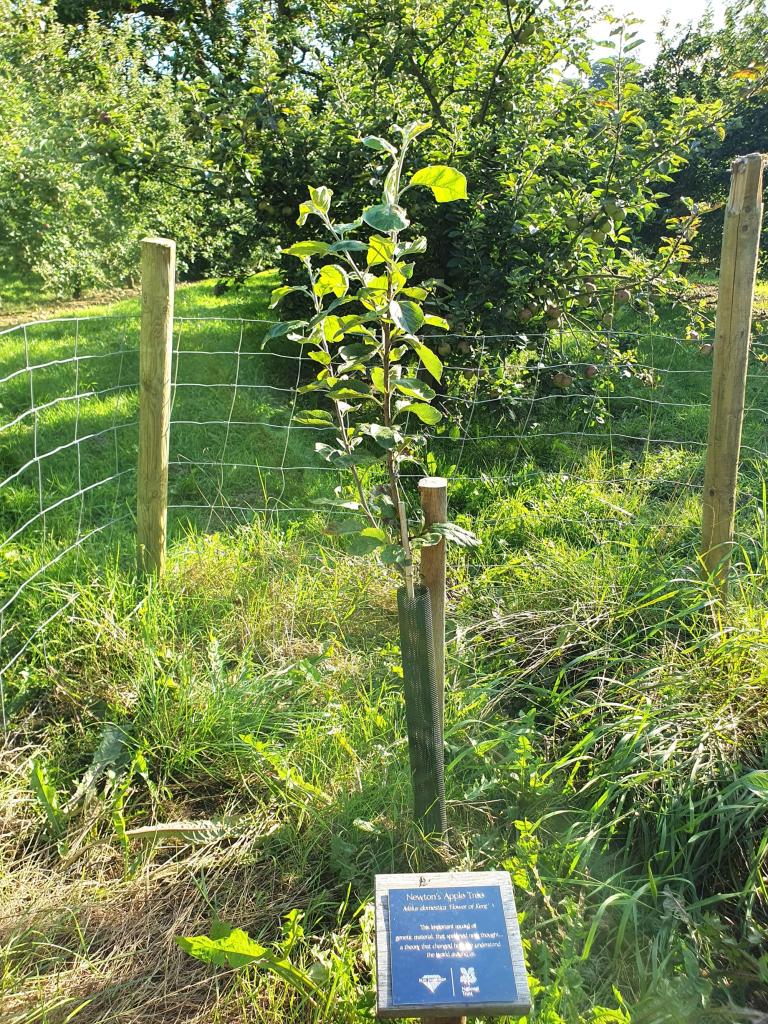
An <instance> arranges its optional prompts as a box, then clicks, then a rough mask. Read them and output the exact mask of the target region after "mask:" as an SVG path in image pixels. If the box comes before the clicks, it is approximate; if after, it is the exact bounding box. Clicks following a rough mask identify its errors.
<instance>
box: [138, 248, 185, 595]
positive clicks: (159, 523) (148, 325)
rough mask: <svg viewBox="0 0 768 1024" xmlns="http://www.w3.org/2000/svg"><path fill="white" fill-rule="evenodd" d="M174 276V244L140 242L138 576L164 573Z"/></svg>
mask: <svg viewBox="0 0 768 1024" xmlns="http://www.w3.org/2000/svg"><path fill="white" fill-rule="evenodd" d="M175 277H176V243H175V242H172V241H170V240H169V239H167V238H143V239H142V240H141V338H140V341H139V464H138V479H137V488H136V492H137V513H136V525H137V541H138V561H139V572H142V573H156V574H157V575H160V574H161V573H162V572H163V569H164V568H165V541H166V528H167V520H168V451H169V447H168V445H169V438H170V425H171V423H170V421H171V363H172V360H173V290H174V281H175Z"/></svg>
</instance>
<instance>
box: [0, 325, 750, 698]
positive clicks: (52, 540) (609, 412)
mask: <svg viewBox="0 0 768 1024" xmlns="http://www.w3.org/2000/svg"><path fill="white" fill-rule="evenodd" d="M267 323H268V321H266V320H258V319H253V320H247V319H225V318H211V317H178V318H176V319H175V321H174V344H173V365H172V413H171V434H170V468H169V489H168V490H169V501H168V509H169V537H170V538H171V543H173V540H174V538H178V537H179V536H181V535H183V534H185V533H188V532H190V531H193V532H206V533H210V532H216V531H223V530H226V529H229V528H231V527H232V526H236V525H243V524H248V523H251V522H252V521H253V520H255V519H258V520H261V521H265V522H268V523H270V524H272V525H274V526H275V527H276V528H279V529H286V528H290V529H292V530H302V529H305V528H307V527H308V526H310V527H311V529H312V531H313V532H315V531H317V530H318V529H321V528H322V523H323V522H324V521H326V520H328V519H329V518H330V519H332V518H333V517H334V516H337V515H350V514H353V513H349V512H344V511H339V510H338V509H331V508H328V507H324V506H323V504H322V502H323V501H324V500H326V499H330V498H333V497H334V496H337V495H338V494H339V493H343V492H344V490H345V488H348V487H349V484H350V481H349V479H348V476H347V474H346V472H345V470H344V469H343V468H339V467H337V466H334V465H332V464H329V463H328V462H327V461H325V459H324V457H323V453H322V445H323V443H325V442H327V441H328V440H329V436H328V435H329V429H328V428H324V427H318V426H304V425H300V424H299V423H296V422H295V421H294V416H295V414H296V412H297V411H298V410H300V409H301V408H302V406H303V405H305V404H307V403H310V402H311V404H316V399H312V398H311V396H310V397H309V398H307V397H304V396H302V395H301V394H299V389H300V386H301V384H302V383H304V382H306V381H308V380H310V379H311V377H312V376H313V370H316V369H317V367H316V365H315V364H314V363H313V362H312V360H311V359H310V358H309V356H308V354H307V353H306V352H305V351H304V350H303V349H302V348H301V347H300V346H299V345H296V344H293V343H289V342H286V343H285V344H284V345H283V346H282V347H280V348H279V349H277V350H275V349H274V347H272V348H270V347H265V346H264V344H263V337H264V333H265V325H266V324H267ZM138 333H139V320H138V317H137V316H121V317H88V318H59V319H56V320H49V321H41V322H36V323H27V324H21V325H19V326H17V327H13V328H9V329H7V330H5V331H3V332H2V333H0V401H1V402H2V409H0V475H1V476H2V479H1V480H0V515H2V526H3V540H2V543H1V545H0V556H1V557H0V587H1V588H2V589H1V590H0V678H3V679H5V678H7V677H8V674H9V673H13V672H22V671H25V668H24V666H25V664H26V663H27V661H28V659H29V658H30V657H32V656H33V655H34V656H40V657H42V658H43V659H44V657H45V634H46V629H47V627H48V626H49V625H50V623H51V622H52V621H53V620H55V619H57V618H59V617H60V616H65V615H67V614H72V608H73V605H74V604H75V602H76V601H77V597H78V593H80V592H81V588H82V586H83V580H82V578H80V577H79V574H80V570H81V568H82V566H83V565H84V564H86V562H84V561H83V560H86V561H87V565H88V571H89V572H92V571H93V565H94V564H98V563H99V562H102V563H106V562H109V561H111V562H114V561H115V560H118V561H119V562H121V563H122V564H124V565H125V566H126V567H129V568H130V567H132V566H133V564H134V559H135V506H136V466H137V446H138V428H137V411H138V375H139V366H138ZM432 342H433V344H434V345H436V346H439V350H440V354H441V358H442V359H443V361H444V364H445V376H444V379H443V381H442V383H441V385H440V393H439V396H438V399H437V400H436V402H437V405H438V406H439V407H440V408H441V410H442V412H443V414H444V418H443V420H442V422H441V424H440V425H439V426H438V427H437V428H436V429H435V431H434V432H433V433H432V434H431V436H430V439H429V441H428V443H426V444H425V446H424V448H423V449H422V450H420V451H419V452H418V453H414V454H415V455H417V456H418V462H414V465H413V470H412V472H411V473H410V474H408V477H409V478H410V482H411V483H412V484H413V490H412V493H411V494H410V495H409V496H407V497H408V499H409V501H410V502H411V503H412V505H413V507H414V508H416V507H417V503H418V498H417V496H416V487H415V484H416V481H417V479H418V478H419V477H420V476H422V475H423V473H424V467H426V469H427V470H428V471H429V472H431V473H433V474H440V475H444V476H447V477H448V479H449V486H450V491H449V494H450V499H449V500H450V509H451V518H454V519H458V520H459V521H460V522H464V523H465V525H469V526H471V527H472V528H473V529H474V530H475V531H476V532H477V533H478V534H479V536H480V538H481V540H482V542H483V543H482V546H481V547H480V548H479V549H477V550H475V551H473V552H468V551H462V552H459V553H456V554H455V555H454V556H452V558H453V561H452V572H453V582H454V585H457V586H458V585H460V584H461V583H462V582H464V583H467V582H468V581H473V582H474V583H475V584H478V580H480V582H481V584H482V585H492V583H493V581H494V579H496V578H497V577H498V575H499V574H503V573H504V572H505V571H506V570H507V569H508V568H509V566H510V564H512V563H513V561H514V553H515V552H516V551H519V550H521V549H524V547H525V545H526V544H527V543H528V541H529V540H530V538H531V537H533V536H536V535H542V534H543V533H546V535H547V536H548V537H549V538H550V539H552V540H557V539H558V538H559V539H561V540H562V541H563V542H568V543H570V544H576V545H581V546H584V547H585V548H590V547H595V546H611V545H621V544H623V543H626V542H627V536H628V533H629V527H630V525H632V527H633V531H632V532H633V536H635V537H636V536H637V529H636V527H637V524H638V523H640V524H641V525H642V530H644V531H645V536H646V537H647V538H648V542H649V548H650V549H652V550H654V551H655V552H656V553H657V554H658V553H659V552H662V555H659V557H662V556H663V552H664V551H670V552H671V551H673V550H674V551H675V552H677V553H680V552H682V553H683V554H687V557H688V558H689V559H690V560H692V561H695V558H696V551H697V543H698V537H699V531H700V514H701V502H700V491H701V485H702V478H703V472H704V459H705V452H706V442H707V427H708V418H709V399H710V389H711V351H712V350H711V343H710V342H708V341H705V342H701V341H696V342H692V341H690V340H686V339H685V338H683V337H678V336H674V335H672V334H663V333H659V332H658V331H657V330H655V329H654V328H653V327H652V326H648V327H647V328H645V329H643V330H638V331H634V332H614V331H603V332H601V333H599V334H596V333H595V332H594V331H589V330H586V329H583V330H582V329H573V330H569V331H562V332H556V333H553V332H547V333H546V334H510V335H497V336H490V335H485V336H482V337H477V336H466V335H456V334H453V335H447V336H445V335H441V336H440V338H439V339H438V338H434V339H432ZM767 380H768V345H766V344H765V343H764V342H762V341H760V340H759V339H758V340H757V341H756V342H755V344H754V345H753V349H752V353H751V356H750V367H749V377H748V387H747V406H746V416H745V421H744V435H743V445H742V463H741V477H740V497H739V508H738V516H737V528H738V531H739V537H740V539H741V540H742V541H743V543H745V544H747V545H749V544H754V543H757V540H756V538H757V537H758V535H760V534H761V531H762V523H763V519H764V505H765V501H764V494H763V481H764V479H765V477H766V475H768V473H767V472H766V471H767V470H768V437H767V436H766V428H767V427H768V396H767V395H766V381H767ZM318 445H320V448H321V450H319V451H318V449H317V446H318ZM364 472H365V473H369V474H373V475H374V476H375V474H376V473H378V472H380V469H378V468H377V467H376V465H375V464H372V465H371V467H370V468H369V469H365V470H364ZM641 532H642V531H641ZM478 585H480V584H478ZM1 703H2V705H3V716H5V701H4V700H3V701H2V702H1Z"/></svg>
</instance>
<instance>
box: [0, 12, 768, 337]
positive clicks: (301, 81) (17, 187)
mask: <svg viewBox="0 0 768 1024" xmlns="http://www.w3.org/2000/svg"><path fill="white" fill-rule="evenodd" d="M0 5H1V6H2V13H3V15H4V17H3V27H2V28H1V29H0V85H1V86H2V88H3V91H4V94H5V95H6V96H7V97H8V99H7V108H6V113H5V117H4V118H3V121H2V125H0V135H1V136H2V143H3V149H4V152H5V154H6V160H5V161H4V166H3V168H2V170H1V171H0V234H1V235H2V242H0V255H1V256H2V259H3V260H4V261H5V262H6V263H10V262H13V263H15V264H16V265H17V266H19V267H21V268H22V269H28V270H33V271H36V272H37V273H39V274H41V275H42V276H43V277H45V278H46V279H47V280H48V281H49V282H51V283H53V284H54V285H56V287H58V289H59V290H60V291H62V292H65V291H76V290H79V289H83V288H85V287H88V286H90V285H93V284H105V283H113V284H114V283H118V281H119V280H124V279H126V278H130V276H131V275H132V274H133V271H134V267H135V264H136V241H137V239H138V238H139V237H140V236H141V235H142V234H144V233H146V232H148V231H152V232H163V233H167V234H171V235H173V236H175V237H176V238H177V239H178V240H179V243H180V252H181V254H182V256H183V258H184V259H185V260H186V263H187V266H188V267H190V268H191V269H192V270H206V271H207V272H213V273H216V274H220V275H222V276H224V277H238V276H242V275H244V274H247V273H248V272H250V271H251V270H253V269H255V268H257V267H259V266H263V265H265V264H267V263H274V261H275V259H276V255H275V254H276V249H277V245H278V240H280V241H285V240H288V241H290V240H291V239H292V238H294V239H300V238H302V237H305V235H304V232H303V231H302V228H301V226H300V225H297V223H296V214H297V207H298V202H299V197H300V196H301V195H303V194H305V185H306V183H307V182H310V183H311V182H317V183H319V182H321V181H322V182H323V183H325V184H327V185H328V186H329V187H331V188H332V189H333V192H334V196H335V200H334V201H335V205H336V207H337V209H338V211H339V214H340V215H345V211H346V212H348V213H349V214H350V216H351V213H352V210H353V209H356V208H357V207H358V206H359V203H360V201H361V199H362V200H363V201H364V202H366V201H369V200H370V201H372V200H373V198H374V197H375V196H376V195H377V194H379V193H380V192H381V188H382V180H383V174H384V172H385V161H383V160H381V159H380V154H377V153H375V152H370V153H366V151H363V154H365V155H357V154H358V153H360V151H359V150H357V151H356V155H355V156H354V157H352V158H350V155H349V154H350V143H352V142H354V141H355V140H359V139H360V138H362V137H363V136H366V135H370V134H377V135H384V136H386V135H387V134H388V133H389V132H390V130H391V126H392V125H393V124H395V123H400V124H402V123H406V122H408V121H416V120H425V119H428V120H429V121H430V122H431V124H432V130H431V131H430V133H429V134H428V135H427V136H425V139H424V155H425V159H427V160H428V161H429V162H430V163H433V164H450V165H451V166H455V167H458V168H460V169H461V171H462V172H463V173H464V174H465V175H466V177H467V179H468V181H469V183H470V197H469V201H468V202H467V203H462V204H458V205H459V206H460V207H461V208H460V209H459V208H458V206H457V207H453V206H450V205H449V206H445V207H444V206H442V205H437V206H435V205H433V204H431V203H429V202H426V201H424V200H423V199H421V198H419V197H418V196H414V200H415V201H414V202H413V203H412V204H411V207H410V214H411V217H412V218H413V220H414V222H415V224H416V226H417V227H418V229H419V230H423V231H424V232H425V233H426V234H428V235H429V237H430V239H431V240H432V244H431V247H430V252H429V254H428V256H427V258H426V260H425V263H424V273H425V275H427V276H429V277H435V278H440V279H442V280H443V281H444V283H445V289H446V294H448V295H450V296H451V301H452V305H453V307H454V311H455V322H456V323H457V324H458V325H459V326H461V325H466V326H467V327H468V328H473V327H475V326H483V327H485V328H493V327H497V328H499V329H504V330H510V329H520V328H522V327H526V326H527V328H528V329H530V330H532V329H534V327H537V326H538V327H540V328H541V329H548V328H550V327H552V326H557V325H558V324H559V323H560V322H561V321H562V319H563V318H564V317H568V318H571V319H573V318H576V319H582V320H583V319H586V320H588V321H593V322H606V323H609V322H612V320H613V318H614V316H615V315H616V312H617V309H618V308H619V307H621V306H623V305H625V304H626V303H628V302H632V303H638V304H639V305H640V306H641V308H643V309H648V310H650V311H652V309H653V303H654V301H655V297H656V296H657V295H658V294H660V293H661V294H664V292H665V291H666V292H667V293H668V294H678V293H679V290H680V283H679V279H678V277H677V272H678V270H679V268H680V266H681V265H683V264H684V262H685V260H686V259H687V258H688V256H689V255H690V252H691V243H692V239H693V237H694V235H695V232H696V229H697V227H698V224H699V216H698V212H697V210H696V208H695V207H694V205H693V202H692V201H689V202H687V203H686V202H683V201H682V199H683V197H685V196H693V198H694V199H704V200H707V201H708V200H709V199H710V198H711V197H710V195H697V194H696V191H697V189H698V188H699V187H700V188H701V189H703V190H709V192H710V193H712V192H716V190H717V189H718V188H719V187H720V185H721V181H722V167H721V166H720V165H721V164H723V163H724V162H725V150H726V149H727V148H728V146H729V145H730V146H732V147H735V146H739V145H740V144H741V142H742V138H741V136H739V135H738V133H737V131H736V120H735V110H736V109H737V108H739V107H742V108H743V106H744V95H745V93H744V90H745V88H748V90H749V100H748V102H749V104H756V105H757V107H760V104H764V93H761V86H763V85H764V82H765V72H764V68H762V66H761V65H760V60H759V56H760V54H759V50H760V38H761V30H762V29H761V26H762V27H764V22H765V13H764V7H763V6H762V0H758V2H757V5H755V4H753V5H752V8H751V9H750V10H751V13H745V12H742V13H738V12H737V13H735V14H734V15H733V16H732V18H731V19H730V21H729V23H728V25H727V26H726V28H725V29H724V30H722V31H721V32H715V31H714V30H713V29H712V26H711V25H710V24H709V23H707V22H706V21H705V22H703V23H702V25H701V26H699V28H697V29H695V30H693V29H692V30H691V32H690V33H688V35H687V36H685V37H681V38H680V39H678V40H676V41H675V42H673V43H668V44H665V46H664V47H663V48H662V53H661V56H660V58H659V61H658V63H657V65H656V67H655V68H654V69H652V71H651V72H650V73H647V72H646V71H645V69H644V68H643V67H642V66H641V65H640V64H639V63H638V62H637V61H636V60H635V52H636V48H637V46H638V44H639V36H638V34H637V31H636V29H634V28H633V27H632V26H631V25H630V26H624V25H620V24H616V26H615V28H614V31H613V33H612V34H611V36H610V38H609V39H608V40H606V42H605V44H603V45H600V46H597V47H596V45H595V43H594V41H593V40H592V39H591V38H590V36H589V33H588V28H589V18H590V8H589V7H588V5H587V4H586V2H585V0H558V2H557V3H553V4H545V3H542V2H536V0H447V2H437V0H418V2H417V0H328V2H323V3H315V2H314V0H274V2H271V3H263V2H255V0H240V2H238V3H235V4H231V3H224V2H219V0H206V2H202V0H184V2H182V3H174V4H170V3H165V2H163V0H147V2H141V0H106V2H97V0H59V2H58V3H56V4H51V3H49V2H48V0H0ZM761 19H762V20H761ZM745 61H746V65H745V66H747V65H748V73H749V77H748V78H747V79H739V78H738V77H733V76H734V75H736V74H737V73H738V72H741V71H743V67H742V65H744V64H745ZM718 67H719V68H723V67H724V68H725V69H726V72H725V73H724V74H719V72H718V71H717V70H716V69H717V68H718ZM718 75H719V77H718ZM744 82H746V83H747V84H746V86H745V85H744ZM749 109H750V110H751V109H752V108H751V107H750V108H749ZM760 109H761V110H763V111H764V106H763V107H760ZM718 147H720V148H718ZM706 168H709V169H710V171H711V169H712V168H716V170H715V171H711V177H710V178H707V177H706V174H707V173H709V172H708V171H707V170H706ZM678 181H679V182H681V183H683V184H681V185H680V186H678V185H677V184H676V182H678ZM683 185H684V187H683ZM694 186H695V187H694ZM668 196H671V198H668Z"/></svg>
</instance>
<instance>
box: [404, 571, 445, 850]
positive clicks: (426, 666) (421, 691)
mask: <svg viewBox="0 0 768 1024" xmlns="http://www.w3.org/2000/svg"><path fill="white" fill-rule="evenodd" d="M397 611H398V616H399V619H400V648H401V651H402V656H403V683H404V689H405V716H406V721H407V723H408V754H409V757H410V762H411V781H412V783H413V806H414V812H415V815H416V820H417V821H418V822H419V824H420V825H421V827H422V828H423V830H424V832H425V833H428V834H434V833H439V834H442V833H444V832H445V830H446V818H445V780H444V773H445V768H444V752H443V735H442V729H441V726H440V705H439V695H438V687H437V677H436V675H435V650H434V644H433V639H432V609H431V606H430V601H429V591H428V590H427V588H426V587H424V586H419V587H416V588H415V590H414V596H413V597H412V598H409V597H408V591H407V590H406V588H405V587H400V589H399V590H398V592H397Z"/></svg>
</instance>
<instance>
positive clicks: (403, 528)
mask: <svg viewBox="0 0 768 1024" xmlns="http://www.w3.org/2000/svg"><path fill="white" fill-rule="evenodd" d="M397 515H398V517H399V519H400V543H401V544H402V545H403V550H404V551H405V565H404V566H403V572H404V575H405V589H406V590H407V592H408V597H409V598H410V599H411V600H413V594H414V590H413V556H412V554H411V542H410V541H409V540H408V516H407V515H406V513H405V502H404V501H398V503H397Z"/></svg>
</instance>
